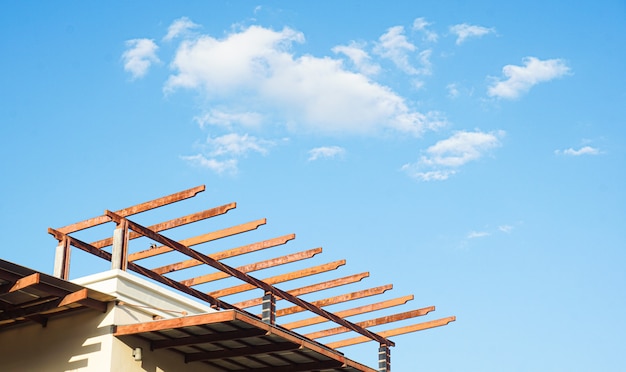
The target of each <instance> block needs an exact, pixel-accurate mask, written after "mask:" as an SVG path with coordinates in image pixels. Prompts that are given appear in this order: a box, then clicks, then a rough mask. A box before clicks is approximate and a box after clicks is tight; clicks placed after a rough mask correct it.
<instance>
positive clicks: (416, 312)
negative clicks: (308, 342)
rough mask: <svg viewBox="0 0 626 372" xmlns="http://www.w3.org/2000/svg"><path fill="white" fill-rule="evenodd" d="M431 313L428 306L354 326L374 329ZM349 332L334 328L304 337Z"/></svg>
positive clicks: (432, 309)
mask: <svg viewBox="0 0 626 372" xmlns="http://www.w3.org/2000/svg"><path fill="white" fill-rule="evenodd" d="M431 311H435V307H434V306H429V307H425V308H422V309H417V310H411V311H407V312H404V313H399V314H393V315H387V316H383V317H380V318H376V319H369V320H365V321H362V322H357V323H356V324H358V325H360V326H361V327H363V328H370V327H374V326H378V325H382V324H387V323H392V322H398V321H401V320H406V319H411V318H415V317H418V316H424V315H426V314H428V313H430V312H431ZM349 331H350V330H349V329H347V328H346V327H335V328H329V329H324V330H322V331H317V332H312V333H308V334H305V335H304V336H305V337H308V338H310V339H318V338H323V337H328V336H334V335H338V334H340V333H345V332H349Z"/></svg>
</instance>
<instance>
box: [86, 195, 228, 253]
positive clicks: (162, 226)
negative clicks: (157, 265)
mask: <svg viewBox="0 0 626 372" xmlns="http://www.w3.org/2000/svg"><path fill="white" fill-rule="evenodd" d="M236 207H237V203H230V204H225V205H222V206H219V207H215V208H212V209H207V210H204V211H202V212H197V213H192V214H190V215H187V216H184V217H178V218H174V219H172V220H169V221H165V222H161V223H157V224H155V225H152V226H150V227H148V228H149V229H150V230H153V231H165V230H169V229H173V228H175V227H180V226H184V225H187V224H190V223H194V222H198V221H202V220H205V219H207V218H211V217H215V216H219V215H222V214H225V213H226V212H228V211H229V210H231V209H233V208H236ZM139 237H141V235H139V234H137V233H136V232H134V231H133V232H131V233H130V235H129V236H128V239H129V240H133V239H137V238H139ZM90 244H91V245H93V246H94V247H96V248H105V247H108V246H110V245H111V244H113V238H106V239H102V240H98V241H95V242H92V243H90Z"/></svg>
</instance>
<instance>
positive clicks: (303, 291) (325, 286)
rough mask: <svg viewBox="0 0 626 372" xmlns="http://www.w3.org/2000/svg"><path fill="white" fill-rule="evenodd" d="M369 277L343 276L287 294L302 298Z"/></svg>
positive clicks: (241, 304) (246, 304)
mask: <svg viewBox="0 0 626 372" xmlns="http://www.w3.org/2000/svg"><path fill="white" fill-rule="evenodd" d="M369 275H370V273H369V272H363V273H359V274H353V275H349V276H345V277H343V278H338V279H333V280H328V281H325V282H321V283H316V284H312V285H308V286H305V287H300V288H296V289H292V290H289V291H287V292H288V293H290V294H292V295H294V296H302V295H305V294H308V293H313V292H318V291H323V290H325V289H330V288H335V287H340V286H342V285H347V284H351V283H356V282H358V281H361V280H363V278H367V277H368V276H369ZM276 299H277V300H282V298H280V297H277V298H276ZM262 301H263V299H262V298H253V299H251V300H246V301H242V302H238V303H235V304H233V305H235V306H237V307H238V308H240V309H246V308H249V307H252V306H257V305H260V304H261V302H262Z"/></svg>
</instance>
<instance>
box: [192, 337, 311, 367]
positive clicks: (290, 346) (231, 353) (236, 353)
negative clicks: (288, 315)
mask: <svg viewBox="0 0 626 372" xmlns="http://www.w3.org/2000/svg"><path fill="white" fill-rule="evenodd" d="M298 348H300V344H296V343H292V342H280V343H275V344H267V345H254V346H248V347H240V348H236V349H226V350H218V351H207V352H199V353H191V354H185V363H190V362H198V361H202V360H214V359H226V358H237V357H245V356H252V355H258V354H266V353H278V352H281V351H289V350H296V349H298Z"/></svg>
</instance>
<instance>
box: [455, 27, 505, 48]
mask: <svg viewBox="0 0 626 372" xmlns="http://www.w3.org/2000/svg"><path fill="white" fill-rule="evenodd" d="M495 31H496V30H495V29H493V28H487V27H483V26H475V25H469V24H467V23H461V24H458V25H454V26H450V32H451V33H453V34H455V35H456V36H457V37H456V45H461V44H462V43H463V42H464V41H465V40H467V39H469V38H471V37H481V36H484V35H487V34H490V33H493V32H495Z"/></svg>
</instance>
